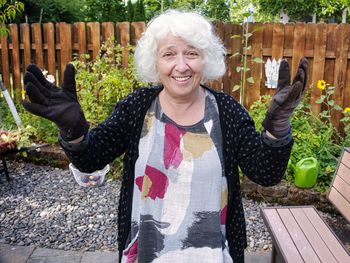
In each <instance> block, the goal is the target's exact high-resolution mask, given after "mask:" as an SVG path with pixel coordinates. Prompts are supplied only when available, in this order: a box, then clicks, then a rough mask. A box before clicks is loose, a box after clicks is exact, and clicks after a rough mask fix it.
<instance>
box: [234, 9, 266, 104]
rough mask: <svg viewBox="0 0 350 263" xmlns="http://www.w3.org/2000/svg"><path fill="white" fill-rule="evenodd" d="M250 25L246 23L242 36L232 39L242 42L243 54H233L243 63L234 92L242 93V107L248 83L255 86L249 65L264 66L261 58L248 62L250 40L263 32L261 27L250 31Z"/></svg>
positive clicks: (238, 69)
mask: <svg viewBox="0 0 350 263" xmlns="http://www.w3.org/2000/svg"><path fill="white" fill-rule="evenodd" d="M248 16H250V13H245V17H248ZM249 25H250V23H245V24H243V26H242V30H243V32H242V35H233V36H232V38H236V39H240V40H241V42H242V46H243V50H242V53H241V52H237V53H235V54H233V55H232V56H233V57H236V56H239V57H240V60H241V63H240V65H238V66H237V67H236V71H237V72H239V73H240V74H241V78H240V84H239V85H235V86H234V87H233V90H232V91H233V92H235V91H237V90H239V91H240V103H241V104H242V105H244V104H245V102H246V89H247V83H250V84H254V79H253V77H248V76H247V74H248V72H249V71H250V68H249V67H248V63H249V62H251V63H259V64H263V63H264V61H263V60H262V59H261V58H258V57H256V58H251V59H249V60H248V51H249V50H250V49H251V48H252V46H251V45H249V39H250V38H251V37H252V36H253V34H254V33H255V32H257V31H259V30H262V28H261V27H259V28H258V27H256V28H254V29H253V30H249Z"/></svg>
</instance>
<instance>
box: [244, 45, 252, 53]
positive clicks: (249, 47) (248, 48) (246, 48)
mask: <svg viewBox="0 0 350 263" xmlns="http://www.w3.org/2000/svg"><path fill="white" fill-rule="evenodd" d="M251 48H252V46H247V47H243V52H245V51H248V50H250V49H251Z"/></svg>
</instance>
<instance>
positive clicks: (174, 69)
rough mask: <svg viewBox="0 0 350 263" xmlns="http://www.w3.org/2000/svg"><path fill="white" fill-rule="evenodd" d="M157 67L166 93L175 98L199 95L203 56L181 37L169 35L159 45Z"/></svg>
mask: <svg viewBox="0 0 350 263" xmlns="http://www.w3.org/2000/svg"><path fill="white" fill-rule="evenodd" d="M156 67H157V70H158V73H159V78H160V81H161V83H162V84H163V85H164V91H165V92H166V93H168V95H170V96H171V97H173V98H181V99H184V98H187V97H191V96H193V95H195V94H197V92H198V90H199V87H200V86H199V84H200V82H201V80H202V77H203V67H204V63H203V54H202V53H201V51H200V50H198V49H197V48H195V47H193V46H191V45H189V44H188V43H187V42H186V41H185V40H183V39H182V38H180V37H174V36H171V35H169V36H168V37H167V38H166V39H164V40H162V41H160V42H159V44H158V50H157V61H156Z"/></svg>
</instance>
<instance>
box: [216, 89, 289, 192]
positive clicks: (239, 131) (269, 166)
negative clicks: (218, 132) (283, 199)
mask: <svg viewBox="0 0 350 263" xmlns="http://www.w3.org/2000/svg"><path fill="white" fill-rule="evenodd" d="M219 108H220V109H221V112H220V114H221V122H222V123H221V125H222V126H223V130H224V131H223V136H224V149H225V153H224V154H225V158H226V159H227V162H226V163H228V165H229V166H232V167H228V168H229V169H232V170H234V169H235V168H234V167H235V165H239V167H240V168H241V170H242V172H243V173H244V174H245V175H246V176H248V177H249V179H251V180H252V181H254V182H256V183H258V184H260V185H263V186H271V185H275V184H277V183H278V182H280V180H281V179H282V177H283V175H284V172H285V170H286V167H287V164H288V160H289V156H290V152H291V148H292V145H293V139H292V134H291V133H290V134H288V135H287V136H286V137H284V138H281V139H279V140H274V139H271V138H269V137H268V136H267V135H266V134H265V132H262V134H260V133H259V132H257V131H256V129H255V125H254V121H253V120H252V118H251V117H250V116H249V114H248V112H247V110H246V109H244V108H243V107H242V106H241V105H240V104H239V103H238V102H236V101H235V100H234V99H233V98H232V97H231V96H229V95H224V96H219Z"/></svg>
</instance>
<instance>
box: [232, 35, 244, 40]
mask: <svg viewBox="0 0 350 263" xmlns="http://www.w3.org/2000/svg"><path fill="white" fill-rule="evenodd" d="M231 38H232V39H237V38H242V36H241V35H233V36H232V37H231Z"/></svg>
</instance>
